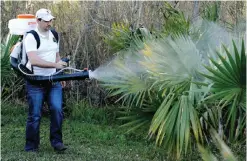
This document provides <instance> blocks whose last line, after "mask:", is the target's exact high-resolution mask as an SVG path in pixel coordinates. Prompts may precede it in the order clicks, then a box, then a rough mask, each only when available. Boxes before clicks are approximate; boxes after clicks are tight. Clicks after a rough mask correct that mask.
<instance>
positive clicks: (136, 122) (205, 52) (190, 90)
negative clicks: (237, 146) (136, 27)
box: [98, 6, 246, 159]
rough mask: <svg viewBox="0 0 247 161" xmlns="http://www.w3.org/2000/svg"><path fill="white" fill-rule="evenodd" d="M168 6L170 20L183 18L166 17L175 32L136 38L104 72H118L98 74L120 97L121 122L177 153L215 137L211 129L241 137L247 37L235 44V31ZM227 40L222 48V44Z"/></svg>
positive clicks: (239, 140) (226, 136)
mask: <svg viewBox="0 0 247 161" xmlns="http://www.w3.org/2000/svg"><path fill="white" fill-rule="evenodd" d="M167 7H168V8H167V11H168V12H170V14H173V15H170V18H171V19H172V18H173V17H177V18H180V19H181V21H176V22H178V23H174V22H171V21H167V24H166V26H167V27H166V31H167V33H170V34H164V35H163V36H161V37H154V36H152V35H151V36H148V37H145V38H144V39H142V40H141V41H140V39H136V40H135V38H133V39H134V40H132V41H131V42H132V43H134V45H129V46H128V50H124V51H121V54H119V55H121V56H118V57H117V58H116V59H114V60H113V61H112V62H111V63H110V64H108V65H107V66H106V67H105V68H104V69H103V70H102V71H99V73H102V72H105V71H110V73H114V74H104V77H99V78H98V80H99V81H101V82H102V85H103V86H104V87H105V88H106V89H108V91H109V96H115V97H116V96H117V97H118V98H119V99H118V100H117V102H121V103H122V105H123V108H121V110H120V113H121V117H120V118H119V119H122V120H125V121H127V122H126V123H125V124H124V125H123V127H126V128H127V132H130V131H134V130H141V129H142V130H143V129H144V130H146V131H147V135H148V137H149V138H155V140H156V145H158V146H163V147H164V148H165V149H166V150H167V152H168V154H169V155H170V156H173V158H174V157H175V158H177V159H178V158H180V157H181V155H184V154H187V153H188V152H189V151H191V149H192V148H193V147H195V146H196V144H200V145H202V146H204V145H205V143H210V142H211V139H212V137H210V136H211V135H210V133H209V129H211V128H214V129H215V130H217V132H218V135H219V136H220V137H222V138H223V139H224V140H227V143H241V144H242V143H243V142H244V140H245V137H244V129H245V127H246V123H245V121H246V116H245V109H246V105H245V104H246V94H245V92H246V78H245V77H246V74H245V73H246V68H245V66H246V55H245V47H244V42H243V43H242V46H240V47H239V46H238V44H235V43H234V42H233V47H231V46H232V45H231V44H230V40H231V39H232V38H233V37H232V36H231V35H230V34H229V33H228V32H227V31H226V30H224V29H222V28H221V27H219V26H218V25H216V24H213V23H212V22H208V21H200V23H199V25H198V24H196V25H197V26H196V27H195V26H190V24H189V23H187V20H186V19H185V18H184V16H183V15H182V14H180V12H178V11H176V10H174V9H173V8H171V7H170V8H169V6H167ZM214 9H215V8H214ZM213 16H215V15H213ZM168 17H169V16H168ZM180 22H181V23H183V25H184V26H181V25H180V26H179V24H180ZM169 25H170V27H171V26H173V25H175V26H176V25H178V26H177V28H176V27H175V28H174V27H171V28H169ZM193 25H195V24H193ZM181 27H182V28H181ZM194 27H195V28H194ZM193 28H194V29H195V30H194V31H196V33H195V34H194V33H192V32H193ZM169 30H175V31H172V32H170V31H169ZM168 31H169V32H168ZM215 34H217V35H218V36H217V37H215ZM194 35H197V36H194ZM118 43H119V42H118ZM222 44H225V46H224V47H223V49H224V50H219V49H221V48H220V46H221V45H222ZM228 48H229V49H228ZM239 49H240V50H239ZM215 50H217V52H212V51H215ZM234 127H235V128H234ZM212 158H214V157H212Z"/></svg>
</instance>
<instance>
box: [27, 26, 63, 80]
mask: <svg viewBox="0 0 247 161" xmlns="http://www.w3.org/2000/svg"><path fill="white" fill-rule="evenodd" d="M35 31H36V32H37V33H38V35H39V38H40V46H39V48H38V49H37V41H36V40H35V38H34V36H33V34H31V33H29V34H27V35H26V37H25V39H24V46H25V50H26V52H27V53H28V52H30V51H35V52H36V53H37V55H38V56H39V57H40V58H41V59H43V60H45V61H48V62H53V63H55V62H56V53H58V52H59V44H58V43H57V42H56V38H55V37H54V36H53V34H52V32H51V31H47V32H49V34H46V35H42V34H41V33H40V32H39V31H38V29H37V28H36V29H35ZM30 65H31V64H30V61H29V62H28V64H27V66H30ZM33 72H34V74H35V75H42V76H48V75H51V74H53V73H55V72H56V68H40V67H37V66H33Z"/></svg>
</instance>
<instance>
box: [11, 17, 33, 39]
mask: <svg viewBox="0 0 247 161" xmlns="http://www.w3.org/2000/svg"><path fill="white" fill-rule="evenodd" d="M36 26H37V22H36V18H35V16H34V15H32V14H20V15H18V16H17V18H15V19H11V20H9V23H8V28H9V33H10V34H11V35H24V34H25V33H26V32H28V31H30V30H34V29H35V28H36Z"/></svg>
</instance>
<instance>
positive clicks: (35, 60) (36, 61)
mask: <svg viewBox="0 0 247 161" xmlns="http://www.w3.org/2000/svg"><path fill="white" fill-rule="evenodd" d="M27 56H28V59H29V61H30V63H31V64H32V65H33V66H37V67H41V68H57V69H62V68H64V66H66V65H67V63H66V62H63V61H58V62H57V60H58V58H57V57H56V63H52V62H48V61H45V60H43V59H41V58H40V57H39V56H38V55H37V54H36V51H30V52H27ZM59 58H60V56H59Z"/></svg>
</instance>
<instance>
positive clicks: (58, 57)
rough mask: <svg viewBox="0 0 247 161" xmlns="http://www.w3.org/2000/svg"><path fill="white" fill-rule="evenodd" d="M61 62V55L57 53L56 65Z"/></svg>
mask: <svg viewBox="0 0 247 161" xmlns="http://www.w3.org/2000/svg"><path fill="white" fill-rule="evenodd" d="M60 60H61V57H60V54H59V53H57V54H56V63H58V62H59V61H60Z"/></svg>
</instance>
